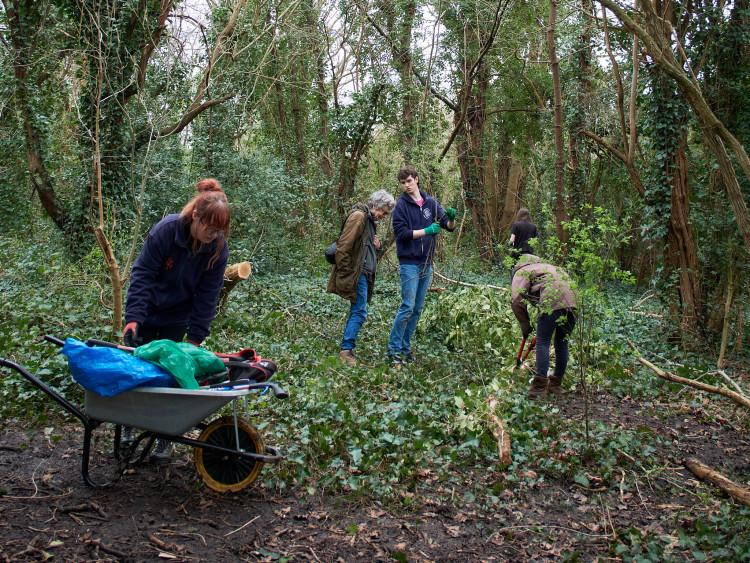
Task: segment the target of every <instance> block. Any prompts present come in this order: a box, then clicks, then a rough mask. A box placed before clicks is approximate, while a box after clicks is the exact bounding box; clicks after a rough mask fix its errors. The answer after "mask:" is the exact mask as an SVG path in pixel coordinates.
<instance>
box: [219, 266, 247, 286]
mask: <svg viewBox="0 0 750 563" xmlns="http://www.w3.org/2000/svg"><path fill="white" fill-rule="evenodd" d="M251 272H252V269H251V268H250V262H240V263H239V264H231V265H230V266H227V269H226V270H225V271H224V285H226V284H227V282H232V281H233V282H235V283H237V282H238V281H240V280H246V279H247V278H249V277H250V274H251Z"/></svg>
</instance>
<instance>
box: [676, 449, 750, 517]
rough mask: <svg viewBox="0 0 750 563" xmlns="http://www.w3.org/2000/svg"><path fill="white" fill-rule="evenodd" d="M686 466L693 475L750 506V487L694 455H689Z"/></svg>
mask: <svg viewBox="0 0 750 563" xmlns="http://www.w3.org/2000/svg"><path fill="white" fill-rule="evenodd" d="M685 467H687V468H688V469H689V470H690V471H691V472H692V473H693V475H695V476H696V477H698V478H699V479H702V480H704V481H708V482H709V483H712V484H714V485H716V486H717V487H719V488H720V489H721V490H722V491H724V492H725V493H727V494H728V495H729V496H730V497H732V498H733V499H734V500H736V501H737V502H740V503H742V504H744V505H745V506H750V489H748V488H747V487H743V486H742V485H738V484H737V483H735V482H734V481H732V480H731V479H728V478H726V477H724V475H722V474H721V473H719V472H718V471H715V470H714V469H711V468H710V467H709V466H708V465H705V464H703V463H702V462H700V461H699V460H697V459H695V458H694V457H689V458H687V459H686V460H685Z"/></svg>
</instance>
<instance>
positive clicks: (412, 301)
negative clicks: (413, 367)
mask: <svg viewBox="0 0 750 563" xmlns="http://www.w3.org/2000/svg"><path fill="white" fill-rule="evenodd" d="M398 269H399V274H400V276H401V307H399V309H398V313H396V320H394V321H393V328H392V329H391V337H390V339H389V340H388V354H393V355H397V354H408V353H409V352H411V337H412V336H413V335H414V329H416V328H417V322H419V315H421V314H422V309H423V308H424V300H425V297H427V290H428V289H429V288H430V277H431V275H432V266H431V265H429V264H401V265H399V268H398Z"/></svg>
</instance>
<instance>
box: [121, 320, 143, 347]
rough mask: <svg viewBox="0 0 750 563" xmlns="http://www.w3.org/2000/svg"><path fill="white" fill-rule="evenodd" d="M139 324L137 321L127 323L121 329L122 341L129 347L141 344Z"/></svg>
mask: <svg viewBox="0 0 750 563" xmlns="http://www.w3.org/2000/svg"><path fill="white" fill-rule="evenodd" d="M139 328H140V326H139V325H138V323H128V324H126V325H125V330H123V331H122V343H123V344H125V346H130V347H131V348H137V347H138V346H140V345H141V344H143V338H142V337H141V336H139V335H138V332H139Z"/></svg>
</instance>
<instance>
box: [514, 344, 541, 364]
mask: <svg viewBox="0 0 750 563" xmlns="http://www.w3.org/2000/svg"><path fill="white" fill-rule="evenodd" d="M535 344H536V336H535V337H534V339H533V340H532V341H531V343H530V344H529V349H528V350H526V353H525V354H523V347H524V346H525V345H526V339H525V338H524V339H523V340H521V347H520V348H519V349H518V355H517V356H516V369H518V368H519V367H521V363H522V362H525V361H526V358H528V357H529V353H530V352H531V351H532V350H533V349H534V345H535ZM521 354H523V359H522V358H521Z"/></svg>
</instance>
